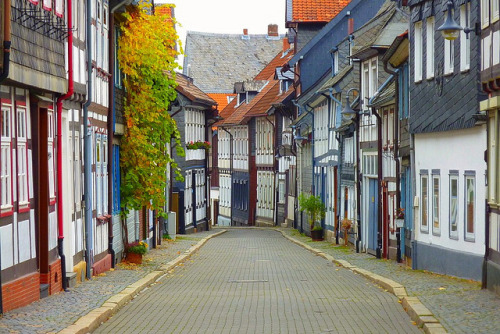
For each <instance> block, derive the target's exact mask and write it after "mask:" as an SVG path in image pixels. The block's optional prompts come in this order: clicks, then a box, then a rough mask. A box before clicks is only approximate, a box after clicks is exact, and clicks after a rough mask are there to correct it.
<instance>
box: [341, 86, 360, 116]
mask: <svg viewBox="0 0 500 334" xmlns="http://www.w3.org/2000/svg"><path fill="white" fill-rule="evenodd" d="M352 91H356V92H358V94H359V90H357V89H356V88H351V89H349V90H348V91H347V94H346V97H345V99H346V103H345V107H344V109H343V110H342V111H341V112H340V114H341V115H342V116H343V117H344V118H345V119H347V120H351V119H353V118H354V117H355V116H356V114H357V112H356V111H354V110H353V109H352V108H351V103H350V101H349V94H350V93H351V92H352Z"/></svg>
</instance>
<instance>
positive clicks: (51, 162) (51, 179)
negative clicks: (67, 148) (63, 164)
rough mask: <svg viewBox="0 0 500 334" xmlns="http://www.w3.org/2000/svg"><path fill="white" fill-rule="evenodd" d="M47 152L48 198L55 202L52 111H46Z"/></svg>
mask: <svg viewBox="0 0 500 334" xmlns="http://www.w3.org/2000/svg"><path fill="white" fill-rule="evenodd" d="M47 114H48V127H49V128H48V138H47V142H48V143H47V145H48V152H49V197H50V201H51V202H55V198H56V189H55V184H56V180H55V173H54V166H55V147H54V111H53V110H49V111H48V113H47Z"/></svg>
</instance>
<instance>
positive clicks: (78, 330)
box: [58, 230, 226, 334]
mask: <svg viewBox="0 0 500 334" xmlns="http://www.w3.org/2000/svg"><path fill="white" fill-rule="evenodd" d="M225 232H226V230H221V231H220V232H217V233H214V234H211V235H209V236H206V237H205V238H203V239H201V240H200V241H198V243H197V244H196V245H194V246H191V247H190V248H189V249H188V250H187V251H185V252H184V253H183V254H182V255H179V256H177V257H176V258H175V259H173V260H172V261H169V262H167V264H165V265H163V266H161V267H160V268H159V269H158V270H156V271H153V272H151V273H149V274H147V275H146V276H144V277H143V278H141V279H139V280H138V281H137V282H135V283H132V284H130V285H129V286H127V287H126V288H125V289H123V290H122V291H120V292H119V293H117V294H116V295H114V296H111V297H110V298H109V299H108V300H106V301H105V302H104V303H103V304H102V305H101V307H99V308H96V309H94V310H92V311H90V312H89V313H87V314H86V315H84V316H82V317H80V318H79V319H78V320H77V321H76V322H75V323H74V324H73V325H70V326H68V327H66V328H64V329H63V330H61V331H59V332H58V334H85V333H91V332H93V331H94V330H96V329H97V327H99V326H100V325H101V323H103V322H104V321H106V320H107V319H108V318H109V317H110V316H112V315H113V314H115V313H116V312H118V310H119V309H121V308H122V307H123V306H124V305H125V304H127V303H128V302H129V301H131V300H132V299H133V298H134V297H135V296H136V295H137V294H139V293H140V292H141V291H142V290H144V289H145V288H147V287H149V286H150V285H152V284H153V283H155V282H156V281H157V280H158V279H160V278H161V277H162V276H163V275H165V274H167V273H168V271H170V270H171V269H173V268H175V267H176V266H177V265H179V264H180V263H182V262H184V261H185V260H186V259H187V258H189V257H190V256H191V255H193V254H194V253H196V252H197V251H198V250H199V249H200V248H201V246H203V245H204V244H205V243H206V242H207V241H208V240H210V239H211V238H214V237H217V236H219V235H221V234H223V233H225Z"/></svg>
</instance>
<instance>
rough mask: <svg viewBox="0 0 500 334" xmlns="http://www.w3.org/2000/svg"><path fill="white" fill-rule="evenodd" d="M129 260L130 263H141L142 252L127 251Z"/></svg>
mask: <svg viewBox="0 0 500 334" xmlns="http://www.w3.org/2000/svg"><path fill="white" fill-rule="evenodd" d="M127 261H128V262H130V263H136V264H141V263H142V254H136V253H127Z"/></svg>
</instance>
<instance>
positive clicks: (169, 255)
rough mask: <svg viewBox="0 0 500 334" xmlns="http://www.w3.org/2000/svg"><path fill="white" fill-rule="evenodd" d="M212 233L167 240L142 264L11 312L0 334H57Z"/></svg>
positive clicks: (0, 323)
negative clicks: (56, 333) (171, 240)
mask: <svg viewBox="0 0 500 334" xmlns="http://www.w3.org/2000/svg"><path fill="white" fill-rule="evenodd" d="M212 233H214V231H210V232H202V233H196V234H192V235H188V236H180V237H179V238H177V240H176V241H175V242H165V241H164V242H163V244H162V245H161V246H158V248H157V249H153V250H152V251H150V252H149V253H148V254H147V255H146V257H145V261H144V263H143V265H140V266H133V265H132V266H131V265H123V264H120V265H119V266H118V268H117V269H116V270H114V271H109V272H107V273H106V274H105V275H102V276H98V277H94V278H93V279H92V280H90V281H85V282H83V283H81V284H79V285H78V286H77V287H76V288H74V289H69V290H68V292H65V293H59V294H57V295H53V296H49V297H47V298H45V299H42V300H39V301H37V302H35V303H33V304H31V305H28V306H26V307H23V308H20V309H17V310H14V311H11V312H8V313H7V314H5V315H4V316H3V318H0V333H2V334H4V333H5V334H6V333H9V334H13V333H23V334H24V333H55V332H58V331H60V330H62V329H63V328H65V327H67V326H69V325H71V324H73V323H74V322H75V321H76V320H77V319H78V318H80V317H81V316H83V315H85V314H87V313H89V312H90V311H91V310H93V309H95V308H98V307H99V306H101V305H102V303H103V302H104V301H105V300H107V299H108V298H109V297H111V296H112V295H114V294H116V293H118V292H119V291H121V290H123V289H124V288H125V287H127V286H128V285H130V284H132V283H135V282H136V281H137V280H139V279H140V278H142V277H144V275H146V274H147V273H150V272H152V271H154V270H156V269H157V268H158V267H160V266H161V265H163V264H165V263H166V262H168V261H170V260H172V259H173V258H175V257H177V256H178V255H179V254H180V253H182V252H184V251H186V250H187V249H189V248H190V247H191V246H192V245H193V244H195V243H197V242H198V241H199V240H200V239H202V238H203V237H206V236H207V235H209V234H212Z"/></svg>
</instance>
